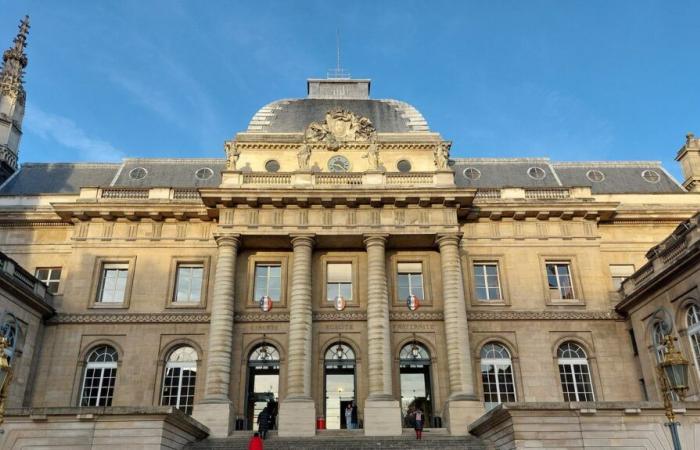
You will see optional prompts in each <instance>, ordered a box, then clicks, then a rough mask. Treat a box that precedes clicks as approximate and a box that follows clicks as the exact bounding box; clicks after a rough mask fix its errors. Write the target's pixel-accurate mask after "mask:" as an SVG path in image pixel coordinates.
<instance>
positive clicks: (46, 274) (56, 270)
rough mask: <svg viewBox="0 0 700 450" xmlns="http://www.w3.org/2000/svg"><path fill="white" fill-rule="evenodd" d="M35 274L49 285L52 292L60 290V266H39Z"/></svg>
mask: <svg viewBox="0 0 700 450" xmlns="http://www.w3.org/2000/svg"><path fill="white" fill-rule="evenodd" d="M35 276H36V277H37V279H38V280H39V281H41V282H42V283H44V284H45V285H46V286H47V288H48V289H47V290H48V291H49V292H50V293H52V294H55V293H57V292H58V284H59V283H60V282H61V268H60V267H37V269H36V275H35Z"/></svg>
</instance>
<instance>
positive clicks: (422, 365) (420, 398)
mask: <svg viewBox="0 0 700 450" xmlns="http://www.w3.org/2000/svg"><path fill="white" fill-rule="evenodd" d="M399 381H400V383H401V412H402V414H403V417H404V427H407V428H410V427H412V426H413V424H412V422H411V418H410V414H411V413H412V412H413V410H414V409H415V408H420V409H421V410H422V411H423V413H424V414H425V417H426V420H425V424H426V426H429V425H430V422H431V419H432V416H433V403H432V392H431V378H430V353H429V352H428V349H427V348H425V347H424V346H423V345H421V344H418V343H417V342H415V341H413V342H412V343H410V344H406V345H404V346H403V347H402V348H401V351H400V352H399Z"/></svg>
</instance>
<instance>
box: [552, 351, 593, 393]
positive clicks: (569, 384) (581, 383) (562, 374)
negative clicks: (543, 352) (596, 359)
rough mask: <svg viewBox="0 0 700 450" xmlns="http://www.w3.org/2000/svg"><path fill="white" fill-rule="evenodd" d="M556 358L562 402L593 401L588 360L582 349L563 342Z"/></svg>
mask: <svg viewBox="0 0 700 450" xmlns="http://www.w3.org/2000/svg"><path fill="white" fill-rule="evenodd" d="M557 356H558V361H559V379H560V380H561V388H562V391H563V392H564V401H567V402H592V401H595V396H594V395H593V383H592V382H591V372H590V370H589V368H588V358H587V357H586V352H585V351H584V350H583V348H581V346H580V345H578V344H577V343H575V342H571V341H569V342H564V343H563V344H561V345H560V346H559V349H558V350H557Z"/></svg>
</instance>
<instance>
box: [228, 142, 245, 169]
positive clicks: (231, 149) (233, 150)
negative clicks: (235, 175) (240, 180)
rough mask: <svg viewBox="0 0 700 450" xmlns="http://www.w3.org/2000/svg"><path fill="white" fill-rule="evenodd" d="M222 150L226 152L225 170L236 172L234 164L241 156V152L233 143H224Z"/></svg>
mask: <svg viewBox="0 0 700 450" xmlns="http://www.w3.org/2000/svg"><path fill="white" fill-rule="evenodd" d="M224 150H225V151H226V168H227V169H228V170H236V163H237V162H238V158H239V157H240V156H241V151H240V150H238V148H237V147H236V143H235V142H233V141H226V142H224Z"/></svg>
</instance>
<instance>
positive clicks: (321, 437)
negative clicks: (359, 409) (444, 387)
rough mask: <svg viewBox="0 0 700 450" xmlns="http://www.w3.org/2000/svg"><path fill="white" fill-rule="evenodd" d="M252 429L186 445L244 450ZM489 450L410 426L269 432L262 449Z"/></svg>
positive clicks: (474, 441) (198, 449)
mask: <svg viewBox="0 0 700 450" xmlns="http://www.w3.org/2000/svg"><path fill="white" fill-rule="evenodd" d="M252 435H253V432H252V431H243V432H242V431H236V432H234V433H233V434H232V435H231V436H229V437H227V438H210V439H205V440H203V441H199V442H195V443H192V444H189V445H188V446H186V447H185V449H186V450H224V449H226V450H247V449H248V440H249V439H250V437H251V436H252ZM367 449H392V450H393V449H411V450H414V449H415V450H491V449H493V447H492V446H491V445H489V444H488V443H487V442H485V441H482V440H480V439H478V438H476V437H474V436H462V437H459V436H450V435H448V434H447V430H446V429H444V428H432V429H426V430H425V431H424V432H423V439H422V440H420V441H418V440H416V435H415V433H414V432H413V430H411V429H405V430H404V432H403V435H402V436H393V437H367V436H365V435H364V431H363V430H323V431H318V432H317V433H316V436H315V437H312V438H281V437H279V436H277V433H276V432H270V433H268V436H267V440H266V441H265V450H367Z"/></svg>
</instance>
